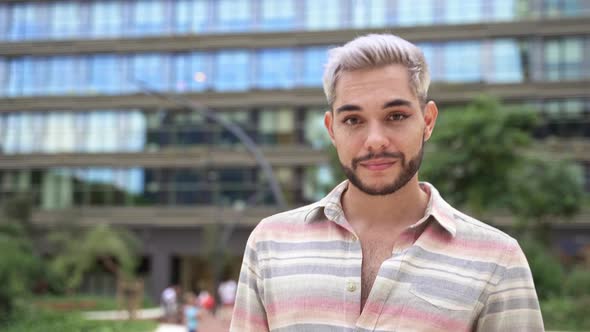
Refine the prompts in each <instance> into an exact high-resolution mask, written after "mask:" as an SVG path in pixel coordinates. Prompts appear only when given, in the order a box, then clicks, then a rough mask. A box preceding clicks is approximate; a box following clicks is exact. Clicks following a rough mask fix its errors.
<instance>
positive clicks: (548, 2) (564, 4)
mask: <svg viewBox="0 0 590 332" xmlns="http://www.w3.org/2000/svg"><path fill="white" fill-rule="evenodd" d="M583 3H584V2H583V1H582V0H543V14H544V16H547V17H560V16H580V15H583V13H584V10H583V8H582V6H583Z"/></svg>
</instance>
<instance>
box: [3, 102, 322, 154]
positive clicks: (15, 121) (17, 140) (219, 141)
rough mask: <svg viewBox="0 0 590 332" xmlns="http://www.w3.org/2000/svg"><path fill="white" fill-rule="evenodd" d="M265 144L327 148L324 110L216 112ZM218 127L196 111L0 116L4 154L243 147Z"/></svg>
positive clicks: (29, 113)
mask: <svg viewBox="0 0 590 332" xmlns="http://www.w3.org/2000/svg"><path fill="white" fill-rule="evenodd" d="M218 114H219V115H220V116H221V117H222V118H223V119H225V120H227V121H230V122H232V123H235V124H237V125H239V126H240V127H241V128H242V129H244V130H245V131H246V133H247V134H248V135H249V136H250V137H252V138H253V139H254V140H255V141H256V142H257V143H258V144H261V145H277V144H289V145H306V146H310V147H313V148H317V149H320V148H323V147H326V146H327V144H328V143H329V140H328V137H327V134H326V133H325V130H324V128H323V116H324V110H322V109H309V110H295V109H293V108H275V109H271V108H267V109H260V110H256V109H233V110H225V111H223V112H218ZM240 144H241V143H240V142H239V140H238V139H236V138H235V137H234V136H233V135H232V134H231V133H230V132H228V131H227V130H225V129H224V128H223V127H222V126H220V125H219V124H217V123H215V122H213V121H211V120H208V119H206V118H204V117H203V116H202V115H201V114H199V113H197V112H192V111H182V110H175V111H141V110H133V109H127V110H126V109H118V110H95V111H84V112H64V111H44V112H16V113H4V114H0V153H3V154H7V155H11V154H29V153H134V152H143V151H158V150H161V149H165V148H170V147H191V146H206V145H214V146H234V145H240Z"/></svg>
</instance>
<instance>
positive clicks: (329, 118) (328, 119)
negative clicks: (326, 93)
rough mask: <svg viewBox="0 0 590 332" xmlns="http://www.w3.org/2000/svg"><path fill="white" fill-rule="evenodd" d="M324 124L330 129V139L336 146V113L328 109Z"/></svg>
mask: <svg viewBox="0 0 590 332" xmlns="http://www.w3.org/2000/svg"><path fill="white" fill-rule="evenodd" d="M324 126H326V129H327V130H328V135H330V140H331V141H332V145H334V146H336V141H335V140H334V114H333V113H332V111H331V110H330V111H326V113H325V114H324Z"/></svg>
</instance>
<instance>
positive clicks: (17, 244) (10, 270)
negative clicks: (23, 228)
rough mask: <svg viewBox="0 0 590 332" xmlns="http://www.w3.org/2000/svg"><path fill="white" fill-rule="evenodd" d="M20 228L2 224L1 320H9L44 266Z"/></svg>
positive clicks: (0, 251)
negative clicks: (20, 234) (21, 235)
mask: <svg viewBox="0 0 590 332" xmlns="http://www.w3.org/2000/svg"><path fill="white" fill-rule="evenodd" d="M18 230H19V227H18V225H14V224H2V225H0V285H2V287H0V317H7V316H9V315H10V314H12V312H13V311H14V310H15V308H16V307H17V306H19V304H20V303H19V302H23V301H24V300H25V299H26V298H27V297H28V296H29V294H30V289H31V286H32V284H33V282H34V280H35V278H36V276H37V275H38V274H39V271H40V268H41V263H40V260H39V259H38V257H37V256H36V255H35V254H34V252H33V248H32V245H31V243H30V242H29V241H28V240H27V239H26V238H24V237H20V236H18V232H19V231H18Z"/></svg>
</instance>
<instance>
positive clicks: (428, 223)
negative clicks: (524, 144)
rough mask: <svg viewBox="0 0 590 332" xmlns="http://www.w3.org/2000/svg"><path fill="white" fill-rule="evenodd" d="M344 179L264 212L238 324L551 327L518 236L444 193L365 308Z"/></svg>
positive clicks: (251, 247) (246, 266)
mask: <svg viewBox="0 0 590 332" xmlns="http://www.w3.org/2000/svg"><path fill="white" fill-rule="evenodd" d="M347 185H348V183H347V182H346V181H345V182H343V183H342V184H340V185H339V186H337V187H336V188H335V189H334V190H333V191H332V192H331V193H330V194H328V196H326V197H325V198H324V199H322V200H320V201H319V202H316V203H314V204H311V205H308V206H305V207H301V208H298V209H295V210H291V211H287V212H284V213H280V214H277V215H274V216H271V217H269V218H266V219H264V220H263V221H261V222H260V223H259V224H258V225H257V227H256V228H255V229H254V231H253V232H252V234H251V235H250V238H249V239H248V243H247V245H246V250H245V254H244V261H243V264H242V269H241V273H240V281H239V285H238V293H237V299H236V303H235V308H234V313H233V318H232V323H231V329H230V330H231V331H240V332H241V331H256V332H260V331H281V332H283V331H284V332H287V331H454V332H455V331H543V321H542V318H541V313H540V310H539V303H538V300H537V295H536V292H535V287H534V284H533V279H532V276H531V272H530V269H529V266H528V263H527V261H526V258H525V256H524V254H523V252H522V250H521V249H520V247H519V245H518V243H517V242H516V240H514V239H513V238H511V237H510V236H508V235H506V234H505V233H503V232H501V231H499V230H497V229H495V228H493V227H491V226H488V225H486V224H484V223H482V222H480V221H477V220H475V219H473V218H471V217H469V216H467V215H465V214H463V213H461V212H459V211H458V210H456V209H454V208H453V207H452V206H450V205H449V204H448V203H447V202H445V201H444V200H443V199H442V198H441V196H440V194H439V193H438V191H437V190H436V189H435V188H434V187H433V186H432V185H430V184H428V183H421V188H422V189H423V190H424V191H425V192H427V193H429V195H430V199H429V203H428V206H427V209H426V212H425V215H424V217H423V218H422V219H421V220H419V221H417V222H416V224H414V225H412V226H411V227H409V228H407V229H406V230H405V231H404V232H403V233H402V234H401V236H399V238H398V239H397V240H396V241H395V245H394V249H393V252H392V255H391V257H390V258H388V259H387V260H385V261H384V262H383V264H382V265H381V267H380V269H379V272H378V275H377V277H376V279H375V282H374V284H373V287H372V289H371V292H370V294H369V296H368V298H367V301H366V304H365V306H364V307H363V309H362V311H361V266H362V260H363V256H362V249H361V245H360V241H359V240H358V238H357V236H356V235H355V233H354V231H353V229H352V227H351V226H350V224H349V223H348V222H347V220H346V217H345V215H344V212H343V210H342V205H341V200H340V198H341V195H342V193H343V192H344V190H345V189H346V187H347Z"/></svg>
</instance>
